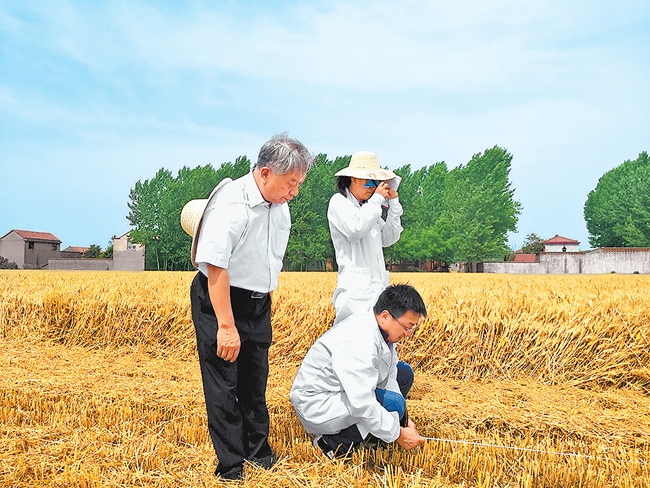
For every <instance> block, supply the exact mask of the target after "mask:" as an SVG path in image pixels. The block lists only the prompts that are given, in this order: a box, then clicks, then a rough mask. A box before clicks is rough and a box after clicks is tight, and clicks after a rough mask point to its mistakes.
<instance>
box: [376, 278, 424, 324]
mask: <svg viewBox="0 0 650 488" xmlns="http://www.w3.org/2000/svg"><path fill="white" fill-rule="evenodd" d="M384 310H388V313H390V314H391V315H392V316H393V317H395V318H398V317H401V316H402V315H404V314H405V313H406V312H408V311H409V310H411V311H413V312H415V313H416V314H418V315H422V316H423V317H426V316H427V308H426V306H425V305H424V300H422V297H421V296H420V294H419V293H418V291H417V290H416V289H415V288H413V287H412V286H411V285H405V284H401V285H390V286H389V287H387V288H384V291H382V292H381V295H379V298H378V299H377V303H375V306H374V307H373V311H374V312H375V315H379V314H380V313H381V312H383V311H384Z"/></svg>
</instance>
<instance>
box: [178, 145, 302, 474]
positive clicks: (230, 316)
mask: <svg viewBox="0 0 650 488" xmlns="http://www.w3.org/2000/svg"><path fill="white" fill-rule="evenodd" d="M312 162H313V156H312V155H311V154H310V153H309V151H308V150H307V149H306V148H305V147H304V146H303V145H302V144H301V143H300V142H298V141H297V140H295V139H292V138H290V137H288V136H287V135H286V134H279V135H277V136H274V137H273V138H272V139H270V140H269V141H268V142H266V143H265V144H264V145H263V146H262V148H261V150H260V154H259V157H258V161H257V164H256V166H255V168H254V169H253V171H252V172H251V173H249V174H247V175H245V176H243V177H241V178H238V179H237V180H235V181H231V180H225V181H223V182H222V183H220V184H219V185H218V186H217V188H215V190H214V191H213V192H212V194H211V195H210V197H209V198H208V199H207V201H203V202H200V201H199V206H198V208H200V207H201V203H203V204H206V206H205V207H204V208H205V210H204V212H203V213H202V214H200V212H199V213H198V214H197V215H201V216H200V217H199V218H196V217H195V218H194V219H192V218H190V217H189V214H190V211H191V210H192V208H193V206H194V207H195V208H196V204H197V201H193V202H190V203H188V204H187V205H186V206H185V208H184V209H183V214H182V215H181V220H182V222H183V221H187V222H190V221H191V222H192V223H191V224H190V223H187V224H186V225H184V226H183V227H184V228H185V230H186V231H187V232H188V233H190V235H192V236H193V242H192V262H193V263H194V264H195V265H196V266H198V269H199V272H198V273H197V274H196V277H195V278H194V281H193V282H192V286H191V289H190V297H191V302H192V320H193V322H194V326H195V330H196V339H197V349H198V353H199V361H200V365H201V376H202V379H203V391H204V395H205V403H206V409H207V415H208V429H209V432H210V437H211V439H212V443H213V445H214V449H215V452H216V454H217V458H218V466H217V469H216V471H215V474H216V475H218V476H221V477H222V478H224V479H239V478H241V477H242V476H243V465H244V462H245V461H250V462H253V463H256V464H258V465H261V466H263V467H266V468H268V467H270V466H271V465H272V464H273V463H274V461H275V457H274V454H273V452H272V450H271V447H270V446H269V444H268V434H269V414H268V409H267V406H266V384H267V378H268V369H269V368H268V348H269V346H270V345H271V336H272V332H271V293H272V291H273V290H274V289H275V287H276V286H277V284H278V275H279V273H280V270H281V269H282V259H283V257H284V253H285V250H286V247H287V242H288V240H289V230H290V228H291V218H290V215H289V208H288V205H287V202H288V201H289V200H291V199H292V198H293V197H295V196H296V195H297V194H298V187H299V186H300V184H301V183H302V182H303V181H304V179H305V176H306V174H307V171H308V170H309V167H310V166H311V164H312ZM187 227H190V228H189V229H188V228H187Z"/></svg>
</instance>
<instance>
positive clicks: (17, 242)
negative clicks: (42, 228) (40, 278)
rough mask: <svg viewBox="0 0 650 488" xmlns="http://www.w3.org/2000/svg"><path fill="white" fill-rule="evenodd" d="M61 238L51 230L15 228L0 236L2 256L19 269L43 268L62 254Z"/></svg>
mask: <svg viewBox="0 0 650 488" xmlns="http://www.w3.org/2000/svg"><path fill="white" fill-rule="evenodd" d="M60 246H61V240H60V239H59V238H58V237H56V236H55V235H53V234H50V233H49V232H35V231H31V230H19V229H13V230H10V231H9V232H7V233H6V234H5V235H4V236H2V237H0V256H2V257H4V258H7V259H8V260H9V262H14V263H16V265H17V266H18V268H19V269H41V268H44V267H46V266H47V264H48V260H50V259H53V258H58V257H59V256H60V253H61V251H60Z"/></svg>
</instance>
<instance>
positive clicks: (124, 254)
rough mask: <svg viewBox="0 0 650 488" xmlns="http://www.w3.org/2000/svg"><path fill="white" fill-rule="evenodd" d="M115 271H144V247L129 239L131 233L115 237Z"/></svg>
mask: <svg viewBox="0 0 650 488" xmlns="http://www.w3.org/2000/svg"><path fill="white" fill-rule="evenodd" d="M113 269H114V270H116V271H118V270H120V271H143V270H144V246H143V245H141V244H136V243H135V242H132V241H131V240H130V239H129V233H128V232H127V233H126V234H122V235H121V236H119V237H116V236H113Z"/></svg>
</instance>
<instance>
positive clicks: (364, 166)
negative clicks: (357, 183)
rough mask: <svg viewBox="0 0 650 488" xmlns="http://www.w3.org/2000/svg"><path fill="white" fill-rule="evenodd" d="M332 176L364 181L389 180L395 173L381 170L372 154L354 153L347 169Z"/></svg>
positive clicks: (365, 152)
mask: <svg viewBox="0 0 650 488" xmlns="http://www.w3.org/2000/svg"><path fill="white" fill-rule="evenodd" d="M334 176H351V177H352V178H359V179H364V180H382V181H384V180H390V179H392V178H395V173H393V172H392V171H390V170H387V169H381V166H379V158H378V157H377V155H376V154H375V153H374V152H370V151H359V152H355V153H354V154H353V155H352V157H351V158H350V164H349V165H348V167H347V168H343V169H342V170H341V171H338V172H337V173H335V174H334Z"/></svg>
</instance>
